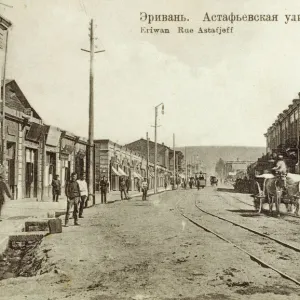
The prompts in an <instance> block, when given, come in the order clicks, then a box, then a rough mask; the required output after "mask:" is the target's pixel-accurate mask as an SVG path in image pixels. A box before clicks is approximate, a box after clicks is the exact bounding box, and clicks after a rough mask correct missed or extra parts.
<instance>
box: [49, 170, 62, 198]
mask: <svg viewBox="0 0 300 300" xmlns="http://www.w3.org/2000/svg"><path fill="white" fill-rule="evenodd" d="M51 185H52V196H53V202H58V197H59V196H60V194H61V183H60V180H59V176H58V175H55V176H54V179H53V180H52V183H51Z"/></svg>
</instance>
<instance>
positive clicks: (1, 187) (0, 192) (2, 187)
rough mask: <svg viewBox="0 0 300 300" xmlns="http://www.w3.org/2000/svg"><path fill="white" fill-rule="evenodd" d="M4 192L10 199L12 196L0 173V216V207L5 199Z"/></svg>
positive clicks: (0, 207)
mask: <svg viewBox="0 0 300 300" xmlns="http://www.w3.org/2000/svg"><path fill="white" fill-rule="evenodd" d="M5 194H6V195H7V197H9V198H10V199H11V198H12V195H11V193H10V190H9V187H8V185H7V183H6V182H5V181H4V178H3V175H0V216H1V210H2V207H3V205H4V201H5Z"/></svg>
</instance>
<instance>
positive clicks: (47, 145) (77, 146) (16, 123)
mask: <svg viewBox="0 0 300 300" xmlns="http://www.w3.org/2000/svg"><path fill="white" fill-rule="evenodd" d="M2 90H3V87H2ZM5 100H6V107H5V121H4V122H3V120H2V122H1V133H2V132H3V131H2V127H3V125H4V128H5V129H4V135H5V143H6V147H4V149H5V153H3V152H2V151H1V160H3V163H2V171H4V175H5V178H6V180H7V182H8V184H9V187H10V189H11V192H12V195H13V199H22V198H38V199H41V198H43V199H45V198H47V197H52V186H51V182H52V179H53V176H54V175H55V174H57V175H59V176H60V179H61V182H62V187H64V186H65V182H66V181H67V180H69V178H70V173H71V172H73V171H76V172H77V173H78V174H79V175H80V174H82V173H83V172H85V171H86V147H87V141H86V140H85V139H84V138H81V137H77V136H75V135H74V134H72V133H69V132H66V131H63V130H61V129H59V128H56V127H53V126H49V125H46V124H44V123H43V120H42V119H41V117H40V116H39V115H38V113H37V112H36V111H35V110H34V108H33V107H32V106H31V105H30V104H29V102H28V100H27V99H26V97H25V95H24V94H23V93H22V91H21V89H20V88H19V86H18V85H17V83H16V82H15V81H14V80H7V81H6V83H5ZM1 140H2V141H3V138H2V139H1ZM2 148H3V147H2Z"/></svg>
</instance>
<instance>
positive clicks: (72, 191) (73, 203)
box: [65, 173, 80, 227]
mask: <svg viewBox="0 0 300 300" xmlns="http://www.w3.org/2000/svg"><path fill="white" fill-rule="evenodd" d="M76 179H77V174H76V173H72V174H71V180H70V181H69V182H68V183H67V185H66V196H67V212H66V217H65V226H66V227H68V223H69V214H70V210H71V209H72V208H73V218H74V225H79V224H78V204H79V202H80V188H79V184H78V182H77V181H76Z"/></svg>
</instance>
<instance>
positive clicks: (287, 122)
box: [264, 93, 300, 173]
mask: <svg viewBox="0 0 300 300" xmlns="http://www.w3.org/2000/svg"><path fill="white" fill-rule="evenodd" d="M299 96H300V93H299ZM299 115H300V99H294V100H293V102H292V103H291V104H290V105H289V106H288V108H287V109H285V110H284V111H282V112H281V113H280V114H279V115H278V116H277V119H276V120H275V122H274V123H273V124H272V125H271V126H270V127H269V128H268V130H267V132H266V133H265V135H264V136H265V137H266V152H267V153H269V154H273V156H274V157H276V155H279V154H282V155H283V157H284V160H285V161H286V164H287V166H288V168H289V171H290V172H297V173H299V167H298V165H299V164H298V157H299V135H300V134H299V129H300V128H299Z"/></svg>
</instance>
